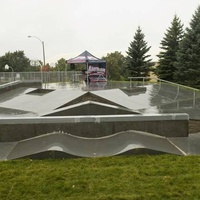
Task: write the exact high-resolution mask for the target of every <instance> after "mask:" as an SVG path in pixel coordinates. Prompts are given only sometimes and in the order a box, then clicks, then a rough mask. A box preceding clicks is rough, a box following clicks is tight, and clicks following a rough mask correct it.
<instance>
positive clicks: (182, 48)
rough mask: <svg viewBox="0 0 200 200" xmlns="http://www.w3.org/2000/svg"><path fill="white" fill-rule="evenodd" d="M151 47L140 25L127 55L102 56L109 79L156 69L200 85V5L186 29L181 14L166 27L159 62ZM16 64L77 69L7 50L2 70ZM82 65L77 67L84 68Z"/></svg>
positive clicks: (170, 77)
mask: <svg viewBox="0 0 200 200" xmlns="http://www.w3.org/2000/svg"><path fill="white" fill-rule="evenodd" d="M150 48H151V47H150V46H148V43H147V42H146V41H145V34H144V33H143V31H142V29H141V27H140V26H139V27H138V28H137V30H136V32H135V34H134V36H133V41H131V42H130V45H129V47H128V49H127V51H126V54H127V55H126V56H124V55H123V54H122V53H121V52H119V51H115V52H112V53H108V54H107V55H106V56H104V57H102V59H105V60H106V62H107V66H108V67H107V75H108V79H109V80H117V81H119V80H127V77H148V76H149V72H150V71H153V72H154V73H155V74H156V75H157V76H158V78H160V79H164V80H167V81H172V82H176V83H180V84H184V85H187V86H191V87H196V88H200V78H199V77H200V6H198V7H197V9H196V11H195V13H194V14H193V16H192V19H191V22H190V23H189V27H187V28H186V29H185V30H184V29H183V23H182V22H181V20H180V19H179V17H178V16H177V15H175V16H174V18H173V20H172V22H171V24H170V27H169V28H168V29H166V32H165V33H164V37H163V39H162V41H161V42H160V49H161V51H160V52H159V54H158V55H157V57H158V62H157V63H156V67H153V66H155V63H154V62H152V59H151V56H150V55H149V54H148V53H149V50H150ZM6 64H7V65H9V66H12V67H13V68H14V70H15V71H16V72H20V71H40V70H41V69H42V70H44V71H46V70H56V71H57V70H59V71H64V70H68V71H69V70H74V69H72V68H71V67H70V66H68V65H67V64H66V59H64V58H61V59H60V60H58V61H57V63H56V65H55V67H51V66H50V65H49V64H47V65H46V66H42V62H41V61H40V62H38V63H37V64H36V63H35V65H34V64H33V63H32V64H31V62H30V59H29V58H27V57H26V56H25V54H24V52H23V51H15V52H7V53H6V54H5V55H4V56H1V57H0V71H6V69H5V65H6ZM83 67H84V66H82V65H80V66H79V68H76V70H81V69H82V68H83Z"/></svg>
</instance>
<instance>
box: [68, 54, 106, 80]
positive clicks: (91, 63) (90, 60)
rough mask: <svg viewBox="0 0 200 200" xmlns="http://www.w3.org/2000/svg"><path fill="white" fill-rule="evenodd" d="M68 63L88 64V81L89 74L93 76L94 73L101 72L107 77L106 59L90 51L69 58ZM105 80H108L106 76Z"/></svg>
mask: <svg viewBox="0 0 200 200" xmlns="http://www.w3.org/2000/svg"><path fill="white" fill-rule="evenodd" d="M67 63H68V64H86V73H87V81H88V76H92V74H93V75H94V73H99V74H101V76H103V77H106V61H105V60H103V59H99V58H97V57H95V56H93V55H92V54H91V53H89V52H88V51H84V52H83V53H81V54H80V55H79V56H77V57H75V58H71V59H69V60H67ZM101 80H103V79H101ZM104 80H106V78H104Z"/></svg>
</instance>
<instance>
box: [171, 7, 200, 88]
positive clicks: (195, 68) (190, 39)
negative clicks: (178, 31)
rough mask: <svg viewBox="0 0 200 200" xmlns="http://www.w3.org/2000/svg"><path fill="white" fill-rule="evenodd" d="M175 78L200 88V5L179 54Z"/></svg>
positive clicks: (182, 82)
mask: <svg viewBox="0 0 200 200" xmlns="http://www.w3.org/2000/svg"><path fill="white" fill-rule="evenodd" d="M177 59H178V62H177V65H176V67H177V70H176V73H175V80H176V81H177V82H178V83H181V84H184V85H187V86H191V87H196V88H200V6H198V8H197V10H196V11H195V13H194V15H193V18H192V20H191V22H190V27H189V28H187V29H186V33H185V36H184V38H183V40H182V42H181V44H180V50H179V51H178V54H177Z"/></svg>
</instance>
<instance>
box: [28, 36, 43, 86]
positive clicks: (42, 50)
mask: <svg viewBox="0 0 200 200" xmlns="http://www.w3.org/2000/svg"><path fill="white" fill-rule="evenodd" d="M31 37H33V38H36V39H38V40H39V41H40V42H41V43H42V52H43V65H44V68H45V51H44V41H42V40H41V39H40V38H39V37H37V36H31V35H29V36H28V38H31ZM40 70H41V81H42V83H43V77H42V67H41V69H40Z"/></svg>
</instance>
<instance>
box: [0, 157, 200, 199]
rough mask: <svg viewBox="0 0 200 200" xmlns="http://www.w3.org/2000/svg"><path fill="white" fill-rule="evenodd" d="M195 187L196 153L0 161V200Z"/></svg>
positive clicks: (198, 195)
mask: <svg viewBox="0 0 200 200" xmlns="http://www.w3.org/2000/svg"><path fill="white" fill-rule="evenodd" d="M199 191H200V157H199V156H186V157H184V156H175V155H154V156H153V155H152V156H148V155H140V156H118V157H108V158H79V159H63V160H29V159H26V160H14V161H3V162H0V199H1V200H4V199H5V200H11V199H12V200H15V199H16V200H19V199H20V200H21V199H27V200H44V199H48V200H63V199H67V200H79V199H80V200H86V199H92V200H95V199H98V200H144V199H145V200H146V199H147V200H151V199H152V200H157V199H159V200H161V199H162V200H163V199H173V200H174V199H181V200H184V199H187V200H188V199H192V200H195V199H200V192H199Z"/></svg>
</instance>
